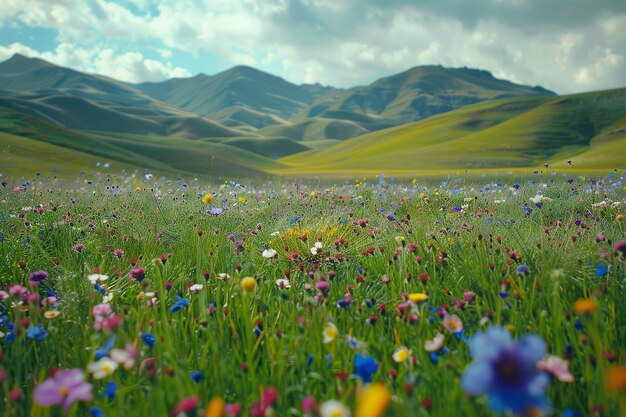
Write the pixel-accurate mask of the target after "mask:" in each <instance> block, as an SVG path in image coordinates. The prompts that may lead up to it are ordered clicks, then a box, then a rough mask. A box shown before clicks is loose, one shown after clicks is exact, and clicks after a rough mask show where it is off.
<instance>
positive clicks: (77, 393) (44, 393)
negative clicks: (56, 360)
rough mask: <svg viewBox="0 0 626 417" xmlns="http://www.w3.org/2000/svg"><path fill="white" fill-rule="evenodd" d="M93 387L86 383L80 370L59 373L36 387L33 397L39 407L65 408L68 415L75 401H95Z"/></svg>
mask: <svg viewBox="0 0 626 417" xmlns="http://www.w3.org/2000/svg"><path fill="white" fill-rule="evenodd" d="M92 388H93V387H92V385H91V384H90V383H88V382H85V376H84V374H83V371H82V370H80V369H69V370H66V371H57V373H56V374H54V376H53V377H52V378H48V379H47V380H46V381H44V382H43V383H41V384H39V385H37V386H36V387H35V391H34V393H33V397H34V399H35V402H36V403H37V404H39V405H43V406H47V405H55V404H59V405H61V406H63V411H65V412H66V413H67V412H68V411H69V409H70V407H71V406H72V404H73V403H74V401H90V400H92V399H93V393H92Z"/></svg>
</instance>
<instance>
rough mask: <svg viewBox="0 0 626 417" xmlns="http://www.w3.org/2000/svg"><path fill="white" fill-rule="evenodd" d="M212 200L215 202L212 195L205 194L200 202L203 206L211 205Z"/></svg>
mask: <svg viewBox="0 0 626 417" xmlns="http://www.w3.org/2000/svg"><path fill="white" fill-rule="evenodd" d="M213 200H215V197H213V194H205V195H204V197H202V202H203V203H204V204H211V203H212V202H213Z"/></svg>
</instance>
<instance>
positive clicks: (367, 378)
mask: <svg viewBox="0 0 626 417" xmlns="http://www.w3.org/2000/svg"><path fill="white" fill-rule="evenodd" d="M377 369H378V363H376V361H375V360H374V358H372V357H371V356H363V355H361V354H360V353H357V354H356V355H355V356H354V374H355V375H357V376H359V377H361V379H362V380H363V382H365V383H370V382H372V374H373V373H374V372H376V370H377Z"/></svg>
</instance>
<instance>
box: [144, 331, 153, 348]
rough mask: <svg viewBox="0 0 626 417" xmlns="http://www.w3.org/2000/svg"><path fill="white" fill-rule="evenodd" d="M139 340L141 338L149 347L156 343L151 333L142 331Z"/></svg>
mask: <svg viewBox="0 0 626 417" xmlns="http://www.w3.org/2000/svg"><path fill="white" fill-rule="evenodd" d="M141 340H143V341H144V343H145V344H146V345H148V346H150V347H152V346H154V344H155V343H156V338H155V337H154V335H153V334H152V333H143V334H142V335H141Z"/></svg>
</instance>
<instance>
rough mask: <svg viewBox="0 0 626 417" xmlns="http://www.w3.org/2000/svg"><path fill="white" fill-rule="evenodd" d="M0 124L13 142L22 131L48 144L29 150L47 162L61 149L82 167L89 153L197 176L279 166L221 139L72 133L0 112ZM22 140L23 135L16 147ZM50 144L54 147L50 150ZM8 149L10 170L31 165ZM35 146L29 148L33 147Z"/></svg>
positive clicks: (245, 173) (259, 172)
mask: <svg viewBox="0 0 626 417" xmlns="http://www.w3.org/2000/svg"><path fill="white" fill-rule="evenodd" d="M0 129H1V130H2V131H5V132H9V133H8V135H10V136H12V138H13V139H12V140H13V142H15V140H16V139H15V137H16V136H22V137H25V138H28V139H31V140H34V141H39V142H41V143H45V144H48V145H49V146H48V147H47V149H50V150H51V151H50V152H43V151H42V152H37V153H33V155H35V158H38V159H41V160H46V161H47V160H48V156H49V155H63V154H64V153H66V155H65V157H64V158H65V159H64V161H65V164H66V165H68V166H74V165H76V166H78V165H80V166H81V167H84V166H86V165H84V164H83V162H82V161H83V160H84V159H85V157H84V154H89V155H90V159H91V160H98V161H101V160H103V159H104V160H106V161H108V162H117V163H119V164H121V165H122V166H124V167H133V169H151V170H155V171H156V172H169V173H170V174H172V173H192V174H196V175H200V176H212V175H213V176H220V175H222V176H233V177H242V176H257V175H264V176H267V175H268V174H267V173H266V171H268V170H269V169H273V168H275V167H277V166H279V164H277V163H276V162H274V161H272V160H271V159H269V158H265V157H263V156H261V155H259V154H257V153H252V152H250V151H247V150H244V149H239V148H237V147H235V146H229V145H225V144H221V143H210V142H206V141H202V140H194V139H186V138H182V137H162V136H148V135H133V134H115V133H111V132H84V131H83V132H76V131H73V130H69V129H64V128H60V127H57V126H55V125H52V124H48V123H45V122H41V121H39V120H37V119H33V118H30V117H28V116H24V115H18V114H14V113H2V114H1V117H0ZM27 143H29V142H28V141H27V140H25V142H24V144H23V145H22V148H24V147H25V146H26V144H27ZM53 147H54V148H55V149H54V150H53V151H52V149H53ZM12 149H15V148H8V149H6V155H7V158H9V157H10V158H13V157H15V159H14V162H13V166H14V169H12V172H25V171H26V170H29V171H33V170H37V168H36V166H34V165H33V164H32V163H31V162H29V161H28V159H27V158H23V157H20V156H19V155H18V154H15V155H13V154H12V152H13V151H12ZM38 149H39V148H37V147H35V148H33V151H37V150H38ZM73 151H75V152H73ZM57 159H58V157H57ZM103 162H104V161H103ZM46 163H47V164H48V165H50V164H54V163H56V161H55V159H51V160H50V161H48V162H46ZM20 170H21V171H20ZM81 170H83V169H82V168H81Z"/></svg>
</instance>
